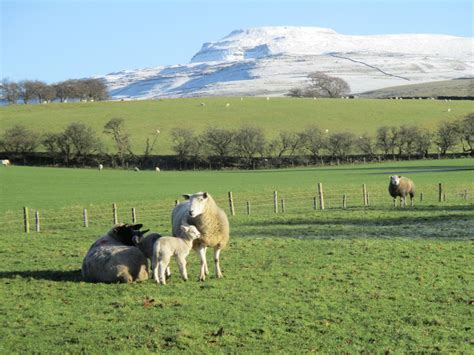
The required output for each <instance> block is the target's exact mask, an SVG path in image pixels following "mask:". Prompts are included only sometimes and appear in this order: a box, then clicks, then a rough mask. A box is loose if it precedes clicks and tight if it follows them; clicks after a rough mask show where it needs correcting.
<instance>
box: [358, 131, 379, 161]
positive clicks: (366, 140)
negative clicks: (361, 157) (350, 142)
mask: <svg viewBox="0 0 474 355" xmlns="http://www.w3.org/2000/svg"><path fill="white" fill-rule="evenodd" d="M356 144H357V147H358V148H359V149H360V151H361V152H362V153H364V154H366V155H368V156H369V157H373V156H374V155H375V153H376V148H377V144H376V142H375V140H374V138H373V137H371V136H369V135H368V134H367V133H364V134H363V135H362V136H360V137H359V139H358V140H356Z"/></svg>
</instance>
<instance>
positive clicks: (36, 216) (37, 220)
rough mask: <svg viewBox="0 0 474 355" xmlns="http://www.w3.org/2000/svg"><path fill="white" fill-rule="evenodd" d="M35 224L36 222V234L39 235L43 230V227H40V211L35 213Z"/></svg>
mask: <svg viewBox="0 0 474 355" xmlns="http://www.w3.org/2000/svg"><path fill="white" fill-rule="evenodd" d="M35 222H36V232H38V233H39V231H40V230H41V227H40V213H39V211H38V210H36V212H35Z"/></svg>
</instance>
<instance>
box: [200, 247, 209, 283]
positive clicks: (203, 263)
mask: <svg viewBox="0 0 474 355" xmlns="http://www.w3.org/2000/svg"><path fill="white" fill-rule="evenodd" d="M198 253H199V258H200V259H201V272H200V274H199V281H204V280H206V270H207V262H206V248H200V249H199V250H198Z"/></svg>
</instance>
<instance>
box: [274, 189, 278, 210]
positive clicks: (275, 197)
mask: <svg viewBox="0 0 474 355" xmlns="http://www.w3.org/2000/svg"><path fill="white" fill-rule="evenodd" d="M273 212H275V213H278V192H276V191H273Z"/></svg>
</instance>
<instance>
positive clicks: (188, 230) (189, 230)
mask: <svg viewBox="0 0 474 355" xmlns="http://www.w3.org/2000/svg"><path fill="white" fill-rule="evenodd" d="M181 231H182V232H183V233H184V234H185V235H186V236H187V237H188V239H191V240H194V239H197V238H199V237H200V236H201V233H200V232H199V230H198V229H197V228H196V226H193V225H184V224H183V225H181Z"/></svg>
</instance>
